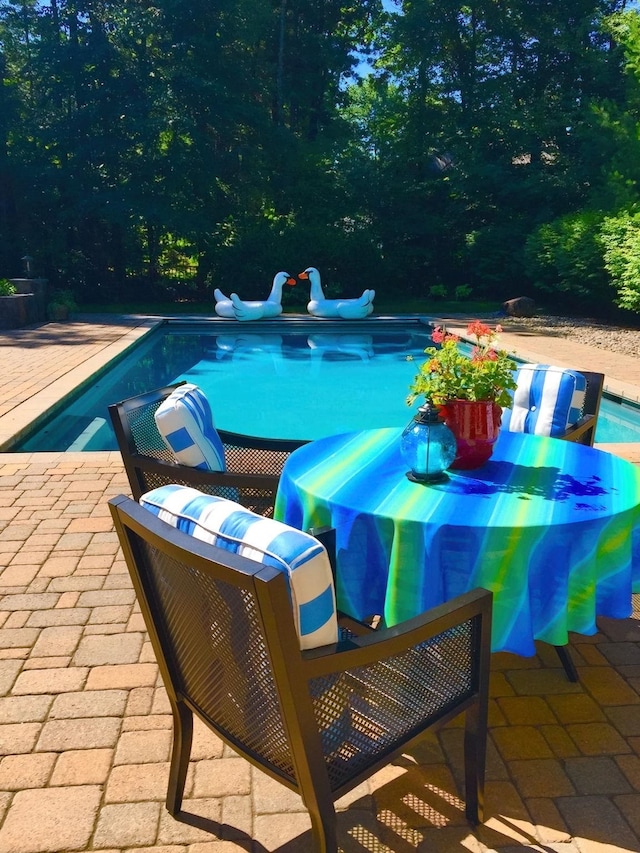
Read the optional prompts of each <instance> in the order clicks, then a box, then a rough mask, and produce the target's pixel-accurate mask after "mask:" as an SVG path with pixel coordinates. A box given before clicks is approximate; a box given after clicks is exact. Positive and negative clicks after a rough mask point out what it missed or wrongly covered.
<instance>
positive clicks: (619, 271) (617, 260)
mask: <svg viewBox="0 0 640 853" xmlns="http://www.w3.org/2000/svg"><path fill="white" fill-rule="evenodd" d="M601 241H602V245H603V248H604V265H605V268H606V270H607V272H608V273H609V275H610V276H611V280H612V283H613V285H614V287H615V288H616V290H617V292H618V296H617V298H616V300H615V301H616V304H617V305H618V306H619V307H620V308H626V309H627V310H629V311H640V213H633V212H630V211H623V212H621V213H619V214H617V215H616V216H607V217H605V219H604V222H603V223H602V228H601Z"/></svg>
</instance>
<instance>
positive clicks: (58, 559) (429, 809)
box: [0, 322, 640, 853]
mask: <svg viewBox="0 0 640 853" xmlns="http://www.w3.org/2000/svg"><path fill="white" fill-rule="evenodd" d="M135 328H137V326H136V324H135V323H133V322H130V323H123V324H122V325H119V326H118V325H115V326H114V325H109V324H107V323H99V324H93V325H92V324H89V323H87V324H82V323H74V324H71V326H67V327H61V326H54V325H53V324H50V325H49V326H46V327H44V332H41V335H42V337H41V338H40V339H39V338H38V337H37V331H38V330H27V332H24V333H23V334H22V335H15V336H14V337H13V338H12V339H11V340H12V341H13V347H14V348H16V349H17V354H15V353H14V356H15V357H14V356H12V358H11V365H10V366H8V365H9V363H8V362H7V366H6V367H5V370H4V371H3V377H4V385H3V388H2V389H1V391H0V422H1V421H2V420H3V417H2V413H3V411H4V412H6V414H5V417H8V416H10V414H11V412H10V411H8V407H9V403H10V401H11V400H19V403H18V404H17V405H18V406H22V407H24V406H26V405H27V404H28V403H29V401H30V399H32V397H33V396H34V394H43V393H44V392H45V391H46V387H47V384H48V383H49V384H50V383H51V382H53V381H55V377H56V375H57V376H58V377H64V376H66V375H67V374H71V373H73V372H74V371H75V370H76V369H77V368H78V367H79V366H81V365H82V364H83V362H86V361H87V360H90V359H92V358H95V357H97V356H98V355H99V353H100V352H104V351H106V350H108V349H109V347H110V346H112V345H114V344H115V343H117V341H118V340H119V339H122V338H123V336H125V337H126V335H128V334H129V333H130V332H131V331H132V329H135ZM513 334H514V335H515V334H517V333H516V332H514V333H513ZM74 336H80V338H85V339H86V340H85V344H83V346H81V347H78V348H77V349H74V347H73V339H74ZM0 337H1V336H0ZM534 337H535V336H533V337H532V336H530V335H527V346H528V348H529V349H532V348H533V347H534V346H535V345H536V341H535V340H534ZM76 339H77V338H76ZM1 342H2V343H6V342H7V338H6V337H5V338H3V340H2V341H1ZM36 343H37V344H38V346H35V345H34V344H36ZM565 344H566V345H567V346H568V342H564V343H563V346H564V345H565ZM9 350H11V351H13V348H12V347H11V346H10V347H9ZM598 355H600V354H598ZM605 355H606V354H605ZM570 356H571V353H570V352H569V351H568V350H567V358H569V357H570ZM602 358H604V356H602ZM574 363H575V364H581V365H583V366H584V367H585V368H586V367H588V366H589V365H588V363H587V361H586V355H584V354H583V353H578V355H575V352H574ZM43 365H47V381H46V382H42V381H41V384H42V387H41V388H39V389H36V385H37V382H36V380H35V379H34V381H33V383H30V382H29V381H27V379H28V378H30V377H29V374H30V373H31V372H32V373H33V374H34V376H35V375H37V372H38V370H42V369H43V367H42V366H43ZM4 366H5V362H4V361H3V367H4ZM600 369H604V370H605V372H607V371H608V367H605V366H604V365H602V364H601V368H600ZM613 370H614V368H612V371H613ZM14 371H15V375H16V377H17V378H16V385H18V384H20V383H19V382H18V379H20V377H22V378H23V379H24V383H23V384H22V386H21V388H20V390H19V392H18V391H16V392H15V393H14V392H12V389H11V387H10V386H11V384H12V382H11V378H12V376H13V373H14ZM56 371H57V372H56ZM612 375H613V373H612ZM623 378H624V377H619V379H620V381H622V379H623ZM634 381H635V380H634ZM638 386H639V387H640V378H639V379H638ZM2 406H4V407H5V409H4V410H3V408H2ZM1 435H2V426H1V423H0V437H1ZM624 453H625V454H626V455H628V456H629V457H631V458H633V455H634V453H636V450H634V449H633V448H632V449H629V448H626V449H625V450H624ZM636 461H638V462H640V455H639V456H638V458H637V460H636ZM127 491H128V486H127V481H126V478H125V476H124V472H123V469H122V464H121V462H120V459H119V456H118V454H115V453H88V454H79V453H78V454H56V453H43V454H9V453H5V454H0V853H67V851H69V853H70V851H102V853H240V851H245V853H246V851H251V852H252V853H267V851H281V853H308V851H310V849H311V848H310V841H309V825H310V824H309V818H308V815H307V813H306V811H305V809H304V807H303V805H302V803H301V801H300V798H299V797H297V796H295V795H293V794H292V793H291V792H289V791H288V790H287V789H285V788H284V787H283V786H281V785H278V784H277V783H275V782H274V781H272V780H271V779H269V778H267V777H266V776H264V774H262V773H260V772H259V771H257V770H255V769H253V768H251V767H250V766H249V765H248V764H247V763H246V762H244V761H242V760H241V759H239V758H238V757H237V756H235V755H234V754H233V752H232V751H231V750H230V749H229V748H228V747H225V746H224V745H223V744H222V743H221V741H220V740H219V739H217V738H215V737H214V736H213V735H211V734H210V733H209V732H208V731H207V730H206V729H205V728H204V726H202V725H201V724H199V723H196V726H195V730H194V745H193V752H192V762H191V766H190V769H189V773H188V777H187V787H186V797H185V804H184V805H185V809H186V810H187V811H189V812H190V813H192V814H194V815H199V816H200V817H199V818H198V819H195V818H194V819H193V820H191V822H190V823H183V822H179V821H176V820H174V819H173V818H171V817H170V816H169V815H168V813H167V812H166V810H165V809H164V803H163V801H164V797H165V793H166V780H167V773H168V761H169V756H170V748H171V715H170V709H169V705H168V701H167V698H166V694H165V692H164V689H163V687H162V686H161V685H160V683H159V680H158V669H157V666H156V664H155V662H154V659H153V655H152V652H151V649H150V646H149V643H148V640H147V638H146V634H145V632H144V627H143V624H142V621H141V617H140V614H139V612H138V609H137V607H136V605H135V602H134V595H133V590H132V588H131V584H130V582H129V578H128V575H127V574H126V568H125V566H124V563H123V560H122V556H121V554H120V552H119V548H118V543H117V539H116V536H115V532H114V531H113V529H112V525H111V521H110V518H109V515H108V510H107V507H106V501H107V499H108V498H109V497H111V496H114V495H116V494H118V493H119V492H125V493H126V492H127ZM600 626H601V631H600V633H599V634H598V635H596V636H595V637H579V636H576V637H574V638H573V642H572V654H573V656H574V660H575V661H576V663H577V664H578V668H579V674H580V683H579V684H571V683H570V682H568V681H567V680H566V678H565V675H564V672H563V671H562V669H561V668H560V666H559V663H558V660H557V658H556V656H555V654H554V653H553V652H552V651H551V652H550V651H549V650H548V649H546V648H540V649H539V650H538V651H539V653H538V655H537V656H536V657H534V658H519V657H517V656H515V655H508V654H497V655H494V657H493V661H492V669H493V672H492V687H491V693H492V705H491V714H490V735H489V750H488V773H487V792H486V800H487V802H486V820H485V822H484V825H483V826H482V827H479V828H477V829H476V830H472V829H471V828H470V827H469V826H468V825H467V824H466V822H465V820H464V812H463V808H464V805H463V802H462V799H461V797H462V791H461V789H460V787H459V785H460V780H461V778H462V766H461V756H462V732H461V728H460V724H459V721H454V722H453V723H452V724H451V725H450V726H448V727H446V728H444V729H443V730H441V731H440V732H439V733H438V734H437V735H436V734H430V735H429V736H427V737H426V738H425V739H424V740H423V741H422V742H421V743H420V744H419V745H418V746H416V747H415V748H414V749H413V750H412V751H411V753H410V754H409V755H408V756H407V757H406V758H405V759H402V760H399V761H396V762H394V763H393V764H392V765H389V766H388V767H385V768H384V769H383V770H381V771H380V772H379V773H378V774H377V775H376V776H375V777H374V778H373V779H371V780H369V781H367V782H366V783H364V784H363V785H361V786H360V787H359V788H358V789H356V791H354V792H352V793H351V794H350V795H349V796H347V797H345V798H344V799H343V800H342V801H341V802H340V804H339V808H340V814H339V832H340V836H339V837H340V842H341V846H342V848H343V849H344V851H345V853H363V851H375V853H383V852H384V851H391V853H408V851H411V850H415V851H419V853H420V851H429V853H451V851H459V853H488V851H500V853H514V851H517V850H531V851H535V850H547V851H554V853H560V851H561V853H596V851H597V853H603V851H605V850H606V851H608V853H629V851H640V817H639V815H640V607H637V608H636V612H635V614H634V617H633V618H630V619H628V620H610V619H607V620H601V623H600ZM207 830H209V831H207Z"/></svg>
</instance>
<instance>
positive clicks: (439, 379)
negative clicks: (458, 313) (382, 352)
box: [407, 320, 517, 407]
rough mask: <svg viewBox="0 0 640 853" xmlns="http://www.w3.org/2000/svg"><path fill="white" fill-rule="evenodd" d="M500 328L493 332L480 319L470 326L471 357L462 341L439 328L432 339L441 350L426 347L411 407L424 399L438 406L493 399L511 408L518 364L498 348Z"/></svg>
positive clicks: (409, 398)
mask: <svg viewBox="0 0 640 853" xmlns="http://www.w3.org/2000/svg"><path fill="white" fill-rule="evenodd" d="M501 331H502V328H501V326H496V328H495V329H491V328H490V327H489V326H486V325H485V324H484V323H481V322H480V321H479V320H474V321H473V322H472V323H469V325H468V326H467V335H468V336H469V337H471V338H475V341H476V343H475V346H474V347H473V350H472V352H471V357H467V356H466V355H464V353H463V352H462V351H461V350H460V349H459V347H458V342H459V340H460V338H459V337H458V336H457V335H453V334H450V333H449V332H447V331H446V329H443V328H441V327H440V326H437V327H436V328H435V329H434V331H433V334H432V336H431V339H432V341H433V342H434V344H440V345H441V346H440V348H439V349H438V348H436V347H435V346H433V347H427V349H426V350H425V353H426V354H427V355H428V356H429V358H428V359H427V361H425V362H424V363H423V364H421V365H420V370H419V373H418V374H417V375H416V377H415V378H414V380H413V383H412V384H411V385H410V394H409V396H408V397H407V403H408V405H412V403H413V402H414V401H415V400H416V398H417V397H420V396H424V397H425V398H426V399H429V400H431V401H432V402H433V403H434V404H435V405H436V406H442V405H444V404H445V403H446V402H447V401H448V400H490V401H492V402H495V403H497V405H498V406H502V407H508V406H510V405H511V403H512V400H511V396H510V394H509V391H512V390H514V389H515V387H516V381H515V376H514V371H515V369H516V367H517V365H516V363H515V361H513V359H512V358H510V357H509V355H508V353H507V352H506V351H505V350H500V349H496V348H495V342H496V340H497V336H498V334H499V333H500V332H501Z"/></svg>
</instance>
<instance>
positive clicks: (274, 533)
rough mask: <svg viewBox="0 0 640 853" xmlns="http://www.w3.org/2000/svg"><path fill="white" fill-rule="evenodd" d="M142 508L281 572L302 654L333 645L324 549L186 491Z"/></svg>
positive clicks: (166, 493)
mask: <svg viewBox="0 0 640 853" xmlns="http://www.w3.org/2000/svg"><path fill="white" fill-rule="evenodd" d="M140 503H141V504H142V506H144V507H146V508H147V509H148V510H150V511H151V512H153V513H154V514H155V515H157V516H158V517H159V518H161V519H162V520H163V521H166V522H168V523H169V524H171V525H172V526H173V527H177V528H178V530H182V531H184V532H185V533H189V534H190V535H191V536H194V537H195V538H196V539H201V540H202V541H204V542H209V543H211V544H213V545H216V546H217V547H218V548H224V549H225V550H226V551H232V552H233V553H236V554H240V555H241V556H243V557H247V558H249V559H250V560H255V561H256V562H258V563H262V564H263V565H266V566H273V567H275V568H276V569H278V570H279V571H281V572H283V573H284V574H285V575H286V576H287V578H288V581H289V589H290V591H291V599H292V606H293V616H294V622H295V626H296V630H297V632H298V637H299V638H300V648H301V649H314V648H316V647H317V646H324V645H327V644H328V643H335V642H337V640H338V619H337V613H336V597H335V589H334V585H333V575H332V573H331V564H330V563H329V557H328V555H327V552H326V550H325V548H324V546H323V545H322V544H321V543H320V542H318V540H317V539H315V538H314V537H313V536H311V535H310V534H309V533H304V532H303V531H302V530H296V529H295V528H293V527H289V526H288V525H286V524H282V522H280V521H274V520H273V519H271V518H264V517H263V516H261V515H256V513H254V512H250V511H249V510H248V509H245V508H244V507H243V506H240V504H237V503H234V502H233V501H229V500H226V499H225V498H219V497H215V496H213V495H205V494H203V493H202V492H199V491H198V490H197V489H192V488H189V487H188V486H177V485H171V486H161V487H160V488H158V489H154V490H153V491H151V492H147V493H146V494H144V495H142V497H141V498H140Z"/></svg>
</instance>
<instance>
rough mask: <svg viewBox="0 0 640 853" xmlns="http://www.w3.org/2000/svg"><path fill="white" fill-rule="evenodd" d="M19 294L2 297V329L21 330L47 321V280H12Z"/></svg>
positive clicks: (0, 319)
mask: <svg viewBox="0 0 640 853" xmlns="http://www.w3.org/2000/svg"><path fill="white" fill-rule="evenodd" d="M9 281H10V282H11V283H12V284H14V285H15V287H16V290H17V293H15V294H14V295H13V296H0V329H20V328H22V327H23V326H32V325H34V324H35V323H43V322H44V321H45V320H46V319H47V310H46V304H47V295H46V291H47V279H46V278H10V279H9Z"/></svg>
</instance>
